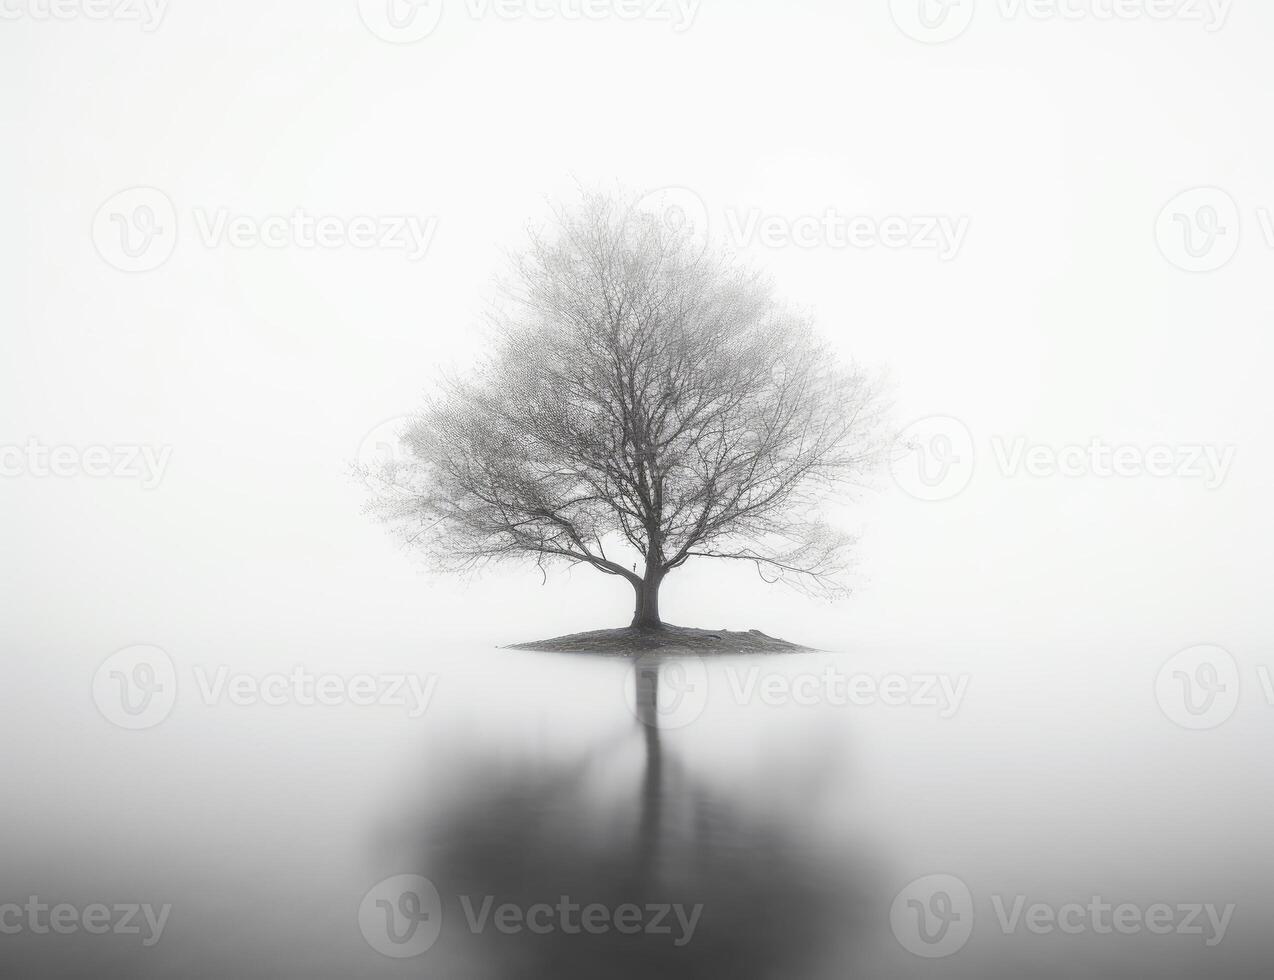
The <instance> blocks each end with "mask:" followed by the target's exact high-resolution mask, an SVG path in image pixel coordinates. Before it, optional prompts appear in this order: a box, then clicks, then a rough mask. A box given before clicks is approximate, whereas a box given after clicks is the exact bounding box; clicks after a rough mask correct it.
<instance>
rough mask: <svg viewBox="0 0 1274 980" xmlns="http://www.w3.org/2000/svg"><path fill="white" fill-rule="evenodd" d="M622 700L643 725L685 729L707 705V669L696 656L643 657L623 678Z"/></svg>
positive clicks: (656, 655) (653, 655) (652, 655)
mask: <svg viewBox="0 0 1274 980" xmlns="http://www.w3.org/2000/svg"><path fill="white" fill-rule="evenodd" d="M624 701H625V703H626V704H627V705H628V710H629V711H631V712H632V713H633V716H634V717H635V718H636V719H637V720H638V721H639V722H641V723H642V724H643V725H648V726H649V727H651V728H660V729H675V728H685V727H686V726H687V725H691V724H693V723H694V722H695V721H697V720H698V719H699V716H700V715H702V714H703V712H704V709H705V708H706V707H707V705H708V668H707V666H706V665H705V664H704V662H703V660H702V659H700V658H699V657H696V656H684V657H683V656H678V657H676V658H669V657H663V656H660V655H658V654H646V655H644V656H642V657H639V658H638V659H637V661H636V662H635V663H634V664H633V669H632V670H630V671H629V672H628V673H627V675H626V676H625V678H624Z"/></svg>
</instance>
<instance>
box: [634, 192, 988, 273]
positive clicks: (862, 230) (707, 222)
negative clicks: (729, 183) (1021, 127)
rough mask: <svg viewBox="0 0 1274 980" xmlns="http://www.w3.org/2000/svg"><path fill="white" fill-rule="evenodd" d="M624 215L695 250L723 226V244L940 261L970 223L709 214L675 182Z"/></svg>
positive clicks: (826, 214)
mask: <svg viewBox="0 0 1274 980" xmlns="http://www.w3.org/2000/svg"><path fill="white" fill-rule="evenodd" d="M629 220H631V221H638V220H649V221H653V222H655V223H656V224H659V225H662V226H663V227H664V228H666V229H668V230H670V231H673V232H674V233H680V234H684V235H685V236H686V237H688V238H689V239H690V241H691V242H692V243H693V244H694V245H695V246H696V247H697V248H696V251H697V253H698V254H699V255H702V254H704V252H706V251H707V250H708V247H709V246H710V244H711V242H712V236H713V235H714V234H715V232H716V231H718V230H723V231H724V244H725V245H726V246H728V247H730V248H732V249H745V248H752V247H756V246H760V247H762V248H768V249H779V248H801V249H807V250H809V249H820V248H823V249H837V250H841V251H848V250H855V249H856V250H859V251H866V250H872V249H885V250H888V251H901V250H915V251H921V252H933V253H934V254H936V255H937V256H938V257H939V258H940V259H941V260H942V261H943V262H949V261H951V260H952V259H955V258H956V257H957V256H958V255H959V254H960V251H961V249H962V248H963V247H964V243H965V240H966V238H967V237H968V234H969V230H970V228H971V226H972V219H971V218H969V217H968V216H965V215H958V216H957V215H948V214H890V215H871V214H860V213H854V212H851V211H846V210H844V209H842V208H836V207H826V208H824V209H823V210H822V211H820V212H818V213H813V212H811V213H806V214H782V213H777V212H769V211H765V210H764V209H762V208H759V207H743V206H737V205H735V206H730V207H726V208H724V209H723V210H722V212H721V213H720V214H717V215H713V213H712V212H711V210H710V209H709V208H708V205H707V202H706V201H705V200H704V199H703V197H702V196H701V195H700V194H699V193H697V192H696V191H693V190H691V189H690V188H689V187H683V186H680V185H673V186H668V187H661V188H659V189H657V190H653V191H650V192H649V193H647V194H645V195H644V196H643V197H642V198H641V199H640V200H639V201H637V202H636V203H635V204H634V206H633V209H632V212H631V215H630V219H629Z"/></svg>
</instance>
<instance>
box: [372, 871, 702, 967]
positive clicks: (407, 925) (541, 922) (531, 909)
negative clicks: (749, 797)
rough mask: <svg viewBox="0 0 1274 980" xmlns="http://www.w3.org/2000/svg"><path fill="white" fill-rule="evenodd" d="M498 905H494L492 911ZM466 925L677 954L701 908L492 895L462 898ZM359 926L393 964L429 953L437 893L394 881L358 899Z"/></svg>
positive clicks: (420, 883)
mask: <svg viewBox="0 0 1274 980" xmlns="http://www.w3.org/2000/svg"><path fill="white" fill-rule="evenodd" d="M497 903H499V904H497ZM459 904H460V909H461V912H462V915H463V920H464V926H465V928H466V929H467V930H468V931H469V932H470V933H471V934H472V935H475V936H477V935H481V934H483V933H485V932H487V931H488V930H492V929H494V930H495V931H496V932H498V933H500V934H501V935H505V936H517V935H522V934H530V935H534V936H550V935H554V934H561V935H567V936H578V935H581V934H585V935H590V936H605V935H608V934H611V933H618V934H619V935H623V936H636V935H647V936H666V937H668V939H669V941H670V942H671V943H672V945H673V946H675V947H677V948H682V947H684V946H687V945H689V943H690V942H691V941H692V940H693V939H694V934H695V930H696V929H697V928H698V925H699V920H700V918H701V916H702V915H703V909H704V907H703V905H694V906H691V907H689V908H687V907H686V906H685V905H681V904H671V903H646V904H642V905H637V904H632V903H627V904H623V905H617V906H613V907H612V906H610V905H606V904H603V903H601V902H592V903H585V902H582V901H576V900H575V899H573V898H572V897H571V896H570V895H561V896H558V897H556V898H555V899H554V900H553V901H551V902H547V901H546V902H535V903H530V904H522V903H519V902H499V899H498V897H497V896H495V895H483V896H473V895H461V896H459ZM358 925H359V929H360V931H361V932H362V933H363V938H364V939H365V940H366V941H367V944H368V945H369V946H371V948H372V949H374V950H376V952H378V953H381V954H383V955H385V956H389V957H392V958H394V959H408V958H410V957H415V956H422V955H424V954H425V953H427V952H428V951H429V950H430V949H431V948H433V946H434V944H435V943H437V942H438V940H439V938H440V937H441V935H442V928H443V903H442V898H441V896H440V894H439V892H438V889H437V887H436V886H435V885H434V884H433V882H431V881H430V880H429V879H428V878H425V877H424V876H422V875H417V874H404V875H395V876H393V877H392V878H386V879H385V880H384V881H382V882H380V883H379V884H377V885H375V886H374V887H373V888H372V889H371V890H369V891H368V892H367V894H366V895H364V896H363V900H362V902H361V903H360V904H359V908H358Z"/></svg>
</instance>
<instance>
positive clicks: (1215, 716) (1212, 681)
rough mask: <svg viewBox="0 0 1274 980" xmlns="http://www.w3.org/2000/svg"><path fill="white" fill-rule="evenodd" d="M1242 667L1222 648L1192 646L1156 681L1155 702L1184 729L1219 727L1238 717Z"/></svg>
mask: <svg viewBox="0 0 1274 980" xmlns="http://www.w3.org/2000/svg"><path fill="white" fill-rule="evenodd" d="M1242 687H1243V684H1242V678H1241V677H1240V675H1239V665H1238V662H1237V661H1236V660H1235V659H1234V656H1233V654H1231V653H1230V652H1229V651H1228V650H1225V649H1223V648H1221V647H1218V646H1210V645H1201V646H1194V647H1190V648H1189V649H1187V650H1182V651H1181V652H1180V653H1178V654H1176V655H1174V656H1173V657H1172V658H1171V659H1170V660H1169V661H1168V662H1167V663H1165V664H1164V665H1163V667H1161V668H1160V670H1159V673H1158V675H1157V676H1156V678H1155V700H1156V701H1158V703H1159V707H1160V709H1161V710H1162V711H1163V713H1164V714H1165V715H1166V716H1167V717H1168V718H1169V719H1171V720H1172V721H1173V722H1175V723H1176V724H1178V725H1180V726H1181V727H1182V728H1188V729H1191V730H1193V731H1203V730H1207V729H1211V728H1217V727H1219V726H1221V725H1223V724H1225V723H1226V722H1227V721H1229V720H1230V718H1231V717H1232V716H1233V715H1234V712H1235V711H1236V710H1237V709H1238V706H1239V696H1240V694H1241V692H1242Z"/></svg>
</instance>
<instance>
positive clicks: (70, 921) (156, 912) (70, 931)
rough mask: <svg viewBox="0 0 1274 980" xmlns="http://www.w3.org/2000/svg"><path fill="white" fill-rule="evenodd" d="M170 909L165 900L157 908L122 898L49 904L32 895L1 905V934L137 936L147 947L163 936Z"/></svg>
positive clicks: (170, 912) (170, 906)
mask: <svg viewBox="0 0 1274 980" xmlns="http://www.w3.org/2000/svg"><path fill="white" fill-rule="evenodd" d="M172 910H173V907H172V905H168V904H165V905H162V906H160V907H159V908H156V907H155V906H153V905H149V904H146V905H138V904H132V903H123V902H116V903H113V904H110V905H105V904H102V903H98V902H95V903H93V904H91V905H85V906H84V907H82V908H81V907H79V906H76V905H71V904H69V903H66V902H63V903H61V904H59V905H49V904H48V903H46V902H42V901H40V898H39V897H38V896H36V895H32V896H30V897H29V898H28V899H27V900H26V904H24V905H19V904H17V903H16V902H7V903H5V904H3V905H0V935H4V936H16V935H19V934H21V933H32V934H34V935H37V936H45V935H48V934H49V933H54V934H56V935H59V936H72V935H75V934H76V933H86V934H87V935H90V936H105V935H108V934H109V935H113V936H140V937H141V943H142V945H143V946H145V947H146V948H148V949H149V948H150V947H151V946H154V945H156V944H157V943H158V942H159V940H160V939H162V938H163V935H164V926H165V925H167V924H168V917H169V915H171V914H172Z"/></svg>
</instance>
